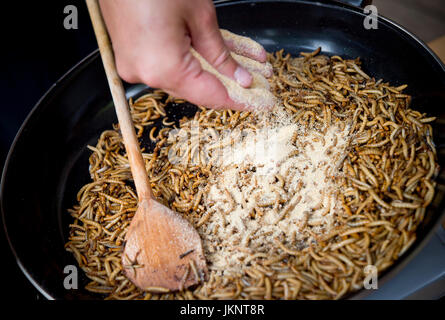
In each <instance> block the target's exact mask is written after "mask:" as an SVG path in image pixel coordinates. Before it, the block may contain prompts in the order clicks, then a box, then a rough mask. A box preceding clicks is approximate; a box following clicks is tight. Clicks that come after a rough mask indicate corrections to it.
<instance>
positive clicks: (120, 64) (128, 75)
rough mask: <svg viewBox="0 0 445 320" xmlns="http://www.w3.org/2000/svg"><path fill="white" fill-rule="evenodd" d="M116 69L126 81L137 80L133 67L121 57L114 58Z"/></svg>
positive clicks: (133, 81)
mask: <svg viewBox="0 0 445 320" xmlns="http://www.w3.org/2000/svg"><path fill="white" fill-rule="evenodd" d="M116 69H117V73H118V74H119V76H120V77H121V78H122V79H123V80H124V81H126V82H128V83H135V82H137V81H138V79H137V76H136V73H135V72H134V69H133V68H132V67H131V66H129V65H128V63H126V62H124V61H122V59H116Z"/></svg>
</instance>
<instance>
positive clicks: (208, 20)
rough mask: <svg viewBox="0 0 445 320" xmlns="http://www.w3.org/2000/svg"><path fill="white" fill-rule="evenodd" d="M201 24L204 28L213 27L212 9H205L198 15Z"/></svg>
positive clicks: (214, 16)
mask: <svg viewBox="0 0 445 320" xmlns="http://www.w3.org/2000/svg"><path fill="white" fill-rule="evenodd" d="M200 19H201V23H202V25H203V27H204V28H210V27H213V26H215V22H216V12H215V10H214V8H213V7H210V6H209V7H206V8H204V9H203V10H202V12H201V14H200Z"/></svg>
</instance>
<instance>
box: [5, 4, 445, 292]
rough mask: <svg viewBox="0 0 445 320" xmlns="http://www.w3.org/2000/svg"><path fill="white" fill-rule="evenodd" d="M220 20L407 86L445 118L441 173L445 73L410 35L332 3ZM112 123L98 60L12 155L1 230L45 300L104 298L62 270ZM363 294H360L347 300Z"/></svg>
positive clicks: (58, 92)
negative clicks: (94, 153) (71, 285)
mask: <svg viewBox="0 0 445 320" xmlns="http://www.w3.org/2000/svg"><path fill="white" fill-rule="evenodd" d="M355 2H362V1H355ZM217 14H218V19H219V23H220V26H221V27H223V28H227V29H229V30H232V31H233V32H235V33H239V34H244V35H247V36H250V37H252V38H254V39H256V40H257V41H259V42H260V43H262V44H263V45H264V46H265V47H266V49H267V50H268V51H274V50H278V49H281V48H284V49H285V50H286V51H287V52H290V53H292V54H298V53H299V52H300V51H312V50H314V49H316V48H317V47H319V46H321V47H322V50H323V51H322V53H324V54H328V55H334V54H335V55H340V56H343V57H348V58H353V57H361V59H362V61H363V64H364V70H365V71H366V72H367V73H368V74H370V75H372V76H374V77H376V78H383V79H385V80H387V81H390V82H391V83H392V84H393V85H401V84H405V83H407V84H408V85H409V87H408V89H407V92H408V93H409V94H411V95H412V96H413V102H412V105H413V107H415V108H416V109H419V110H422V111H425V112H428V113H429V114H431V115H434V116H437V117H438V118H439V121H437V122H436V123H435V124H434V130H435V141H436V144H437V147H438V151H439V163H440V165H441V167H442V168H445V160H444V155H443V146H444V144H443V143H444V138H445V134H444V133H445V131H444V130H445V126H444V124H445V113H444V110H445V108H444V106H445V69H444V66H443V65H442V64H441V62H440V61H439V59H438V58H437V57H436V56H435V55H434V54H433V53H432V52H431V51H430V50H429V49H428V48H427V47H426V46H425V44H424V43H423V42H421V41H420V40H418V39H417V38H416V37H415V36H413V35H412V34H410V33H409V32H408V31H406V30H404V29H403V28H402V27H400V26H398V25H396V24H395V23H393V22H391V21H389V20H387V19H384V18H379V23H378V29H377V30H366V29H365V28H364V27H363V20H364V17H365V15H364V14H363V10H362V9H359V8H357V7H352V6H349V5H344V4H341V3H338V2H332V1H317V2H310V1H292V2H272V1H264V2H263V1H242V2H230V3H225V2H224V3H220V4H218V5H217ZM126 88H127V93H128V96H138V95H140V94H141V92H143V91H144V90H147V88H146V87H145V86H142V85H126ZM195 110H196V109H195V108H194V107H193V106H191V105H182V106H176V108H170V109H169V112H170V116H171V117H174V118H176V119H179V118H180V117H182V116H183V115H187V114H188V115H192V114H193V113H194V112H195ZM116 122H117V120H116V117H115V112H114V109H113V106H112V102H111V97H110V93H109V89H108V85H107V81H106V78H105V73H104V70H103V67H102V62H101V60H100V57H99V54H98V53H97V52H93V53H92V54H91V55H89V56H88V57H87V58H85V59H84V60H83V61H82V62H80V63H79V64H78V65H77V66H75V67H74V68H73V69H71V70H70V71H69V72H68V73H67V74H66V75H65V76H64V77H63V78H62V79H61V80H60V81H58V82H57V83H56V84H55V85H54V86H53V87H52V88H51V89H50V90H49V91H48V92H47V94H46V95H45V96H44V97H43V98H42V99H41V100H40V101H39V102H38V103H37V105H36V106H35V108H34V109H33V110H32V112H31V114H30V115H29V116H28V118H27V119H26V121H25V123H24V124H23V125H22V127H21V129H20V131H19V133H18V135H17V137H16V139H15V141H14V144H13V146H12V148H11V150H10V152H9V156H8V159H7V162H6V165H5V168H4V171H3V177H2V183H1V190H0V192H1V210H2V213H3V220H4V225H5V227H6V231H7V236H8V238H9V242H10V244H11V248H12V250H13V252H14V254H15V256H16V259H17V262H18V264H19V266H20V268H21V269H22V270H23V272H24V273H25V275H26V276H27V277H28V279H29V280H30V281H31V282H32V283H33V284H34V285H35V286H36V288H37V289H38V290H39V291H40V292H41V293H42V294H43V295H44V296H45V297H47V298H49V299H91V298H98V295H95V294H91V293H88V292H87V291H85V290H84V289H83V285H84V284H85V283H86V281H87V280H86V279H85V278H84V276H83V275H82V272H81V270H80V269H79V279H80V283H79V289H78V290H66V289H64V286H63V279H64V277H65V276H66V274H64V268H65V266H67V265H76V262H75V260H74V258H73V257H72V255H71V253H67V252H66V251H65V250H64V243H65V242H66V239H67V235H68V224H69V222H70V220H71V218H70V216H69V214H67V209H68V208H69V207H71V206H72V205H74V204H75V194H76V192H77V190H78V189H79V188H80V187H81V186H82V185H83V184H85V183H87V182H88V181H89V175H88V156H89V151H87V148H86V146H87V144H95V143H96V141H97V139H98V137H99V135H100V133H101V132H102V131H103V130H106V129H109V128H111V124H112V123H116ZM444 172H445V171H444V169H442V170H441V172H440V176H439V177H438V182H439V183H442V182H443V181H442V178H443V174H444ZM442 190H443V188H441V189H438V191H437V195H436V198H435V200H434V202H433V204H432V205H431V206H430V208H429V210H428V211H427V214H426V217H425V221H424V222H423V223H422V224H421V225H420V227H419V229H418V239H417V241H416V242H415V244H414V245H413V246H412V247H411V249H409V250H408V251H407V252H406V253H405V254H404V255H403V256H402V257H401V258H400V259H399V260H398V261H397V263H396V264H394V265H393V266H392V267H391V268H389V269H388V270H387V271H386V272H385V273H384V274H383V275H382V276H381V277H380V279H379V280H380V282H379V285H381V284H382V283H383V282H385V281H388V280H389V279H390V278H391V277H392V276H393V275H394V274H396V273H397V272H398V271H399V270H401V268H403V267H404V266H405V265H406V264H407V262H408V261H409V260H411V259H412V258H413V257H414V256H415V255H416V254H417V253H418V252H419V251H420V250H421V248H422V247H423V245H424V244H425V243H426V242H427V240H428V239H429V236H431V235H432V233H433V230H434V226H435V225H436V224H437V223H438V222H439V220H440V218H441V216H442V213H443V207H444V192H443V191H442ZM425 263H428V262H427V261H425ZM367 293H368V291H366V290H362V291H360V292H358V293H356V294H354V295H351V296H350V297H352V298H361V297H364V296H365V295H366V294H367Z"/></svg>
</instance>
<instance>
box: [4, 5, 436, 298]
mask: <svg viewBox="0 0 445 320" xmlns="http://www.w3.org/2000/svg"><path fill="white" fill-rule="evenodd" d="M280 2H282V3H303V4H307V5H313V6H314V5H315V6H324V7H328V8H338V7H339V6H340V7H342V8H344V9H346V10H349V11H352V12H354V13H355V14H360V15H362V16H364V13H363V12H362V11H361V9H360V8H357V7H354V6H351V5H349V4H345V3H342V2H339V1H332V0H330V1H327V0H319V1H318V2H311V1H307V0H282V1H279V0H275V1H274V0H247V1H240V0H236V1H230V0H229V1H224V0H222V1H215V7H217V8H218V7H225V6H233V5H239V4H243V5H246V4H252V3H254V4H256V3H280ZM378 18H379V23H384V24H385V25H386V26H387V27H389V28H391V29H395V30H396V31H397V32H398V33H400V34H401V35H405V36H406V37H407V38H409V39H410V40H414V42H415V43H416V44H417V45H419V46H420V47H421V49H423V50H424V53H425V54H427V56H429V57H430V58H432V61H431V62H434V63H435V64H436V65H437V66H438V67H440V70H438V72H439V73H441V74H442V75H443V78H444V79H445V65H444V63H443V62H442V61H441V60H440V59H439V58H438V56H437V55H436V54H435V53H434V52H433V51H432V50H431V49H430V48H429V47H428V45H427V44H426V43H425V42H424V41H422V40H421V39H419V38H418V37H417V36H416V35H415V34H414V33H412V32H410V31H408V30H407V29H406V28H405V27H403V26H401V25H399V24H398V23H396V22H394V21H392V20H391V19H388V18H386V17H383V16H380V15H379V16H378ZM98 52H99V51H98V49H96V50H94V51H93V52H91V53H90V54H88V55H87V56H86V57H84V58H83V59H81V60H80V61H79V62H78V63H77V64H75V65H74V66H73V67H71V68H70V69H69V70H68V71H67V72H65V73H64V74H63V75H62V76H61V77H60V78H59V79H58V80H57V81H56V82H55V83H54V84H53V85H52V86H51V87H49V88H48V90H47V91H46V92H45V94H44V95H43V96H42V97H41V98H40V99H39V100H38V101H37V102H36V103H35V105H34V106H33V108H32V109H31V111H30V112H29V114H28V115H27V116H26V118H25V120H24V121H23V123H22V125H21V126H20V129H19V130H18V131H17V134H16V135H15V137H14V140H13V142H12V144H11V146H10V148H9V151H8V154H7V157H6V159H5V163H4V165H3V169H2V176H1V180H0V211H1V215H2V222H3V229H4V232H5V236H6V238H7V241H8V244H9V247H10V249H11V251H12V253H13V256H14V258H15V260H16V263H17V264H18V266H19V268H20V269H21V271H22V272H23V274H24V275H25V277H26V278H27V279H28V280H29V281H30V282H31V284H32V285H33V286H34V287H35V288H36V289H37V290H38V291H39V292H40V293H41V294H42V295H43V296H44V297H45V298H46V299H48V300H55V297H53V296H52V295H51V294H50V293H49V292H48V291H47V289H45V288H43V287H42V286H41V285H40V284H39V282H37V281H36V280H35V279H34V277H33V276H32V275H31V273H30V272H29V271H28V269H27V268H26V267H25V266H24V265H23V264H22V261H21V260H20V258H19V255H18V254H17V252H16V250H15V248H14V245H13V243H12V241H11V238H10V236H9V234H8V228H7V226H6V214H5V209H4V205H3V203H4V200H3V198H4V189H5V180H6V172H7V171H8V167H9V164H10V162H11V157H12V154H13V153H14V150H15V147H16V144H17V142H18V140H19V139H20V136H21V135H22V133H23V131H24V130H25V129H26V127H27V125H28V122H29V121H30V119H31V118H32V117H33V115H34V114H35V113H36V111H37V110H38V109H39V107H40V105H41V104H42V103H43V102H44V101H45V100H46V99H48V98H49V97H50V95H51V94H52V93H53V92H54V90H55V89H57V88H59V86H60V85H61V84H62V83H63V82H64V81H65V80H66V79H68V78H69V77H71V76H73V75H74V74H75V73H76V72H77V71H79V70H80V68H81V67H85V66H87V65H88V64H89V63H92V62H93V61H94V60H95V59H96V58H97V56H98V55H99V53H98ZM439 210H440V209H439ZM444 216H445V210H444V209H442V210H441V212H439V213H438V214H437V216H436V217H435V218H433V222H431V229H430V231H429V232H427V233H426V234H425V235H424V237H423V238H422V239H420V240H419V241H418V242H417V245H415V246H413V247H411V248H410V249H409V250H408V251H407V252H405V254H404V255H402V257H400V258H399V259H397V262H395V263H394V264H393V265H392V266H390V267H389V269H388V270H387V271H386V272H384V274H383V275H382V276H381V277H379V283H380V284H384V283H386V282H388V281H389V280H390V279H391V278H393V277H394V276H395V275H396V274H397V273H398V272H400V271H401V270H402V269H403V268H405V267H406V265H407V264H409V262H410V261H411V260H412V259H413V258H414V257H416V256H417V255H418V254H419V252H420V251H421V250H422V249H423V248H424V247H425V246H426V244H427V243H428V242H429V241H430V240H431V238H432V237H433V235H434V234H435V230H436V229H437V227H438V226H439V224H440V222H441V220H442V219H443V217H444ZM434 220H435V221H434ZM371 293H372V291H371V290H363V289H362V290H359V291H357V292H353V293H351V296H349V297H347V299H362V298H365V297H366V296H368V295H369V294H371Z"/></svg>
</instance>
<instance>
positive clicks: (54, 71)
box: [0, 0, 97, 300]
mask: <svg viewBox="0 0 445 320" xmlns="http://www.w3.org/2000/svg"><path fill="white" fill-rule="evenodd" d="M66 5H75V6H76V7H77V9H78V17H79V20H78V29H77V30H73V29H71V30H66V29H65V28H64V26H63V20H64V18H65V17H66V14H64V13H63V9H64V8H65V6H66ZM0 12H1V14H0V15H1V19H0V25H1V34H2V36H1V38H0V41H1V43H2V45H1V49H0V58H1V60H0V61H1V71H0V72H1V77H0V93H1V95H0V96H1V100H0V101H1V102H0V168H3V163H4V160H5V158H6V155H7V152H8V150H9V147H10V145H11V143H12V141H13V139H14V137H15V135H16V133H17V131H18V129H19V128H20V125H21V124H22V122H23V121H24V119H25V118H26V116H27V114H28V113H29V112H30V110H31V109H32V107H33V106H34V105H35V104H36V102H37V101H38V100H39V99H40V97H42V96H43V94H44V93H45V92H46V91H47V90H48V89H49V88H50V87H51V85H52V84H54V83H55V82H56V81H57V79H59V78H60V77H61V76H62V75H63V74H65V73H66V72H67V71H68V70H69V69H70V68H71V67H73V66H74V65H75V64H76V63H78V62H79V61H80V60H81V59H82V58H83V57H85V56H87V55H88V54H89V53H91V52H92V51H93V50H95V49H96V48H97V44H96V40H95V37H94V33H93V30H92V26H91V23H90V21H89V16H88V11H87V8H86V5H85V2H84V1H81V0H57V1H55V0H54V1H5V2H3V3H2V6H1V9H0ZM55 134H57V133H55ZM23 182H24V183H26V179H24V181H23ZM0 250H1V253H2V257H1V261H2V263H1V264H0V265H1V269H2V274H3V275H4V277H3V281H4V282H3V281H2V282H3V283H2V287H3V288H4V290H5V291H4V292H7V293H8V294H7V295H6V296H5V297H6V298H8V299H14V300H16V299H25V300H35V299H44V298H43V296H41V295H40V294H39V293H38V292H37V290H36V289H35V288H34V287H33V286H32V285H31V284H30V283H29V282H28V280H27V279H26V278H25V276H24V275H23V274H22V272H21V271H20V269H19V268H18V267H17V264H16V262H15V259H14V257H13V254H12V252H11V250H10V248H9V245H8V243H7V241H6V237H5V235H4V229H3V223H2V226H1V228H0Z"/></svg>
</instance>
